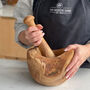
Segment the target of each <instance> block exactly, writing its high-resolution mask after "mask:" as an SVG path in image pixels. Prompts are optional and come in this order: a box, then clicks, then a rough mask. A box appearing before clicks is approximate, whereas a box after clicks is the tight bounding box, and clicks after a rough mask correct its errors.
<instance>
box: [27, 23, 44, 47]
mask: <svg viewBox="0 0 90 90" xmlns="http://www.w3.org/2000/svg"><path fill="white" fill-rule="evenodd" d="M42 29H43V26H42V25H40V24H38V25H36V27H35V26H31V27H29V28H28V30H25V39H26V40H27V41H28V43H29V44H30V45H34V46H39V45H40V43H41V42H42V38H43V36H44V35H45V33H43V31H42Z"/></svg>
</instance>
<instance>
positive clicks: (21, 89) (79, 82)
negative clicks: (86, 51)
mask: <svg viewBox="0 0 90 90" xmlns="http://www.w3.org/2000/svg"><path fill="white" fill-rule="evenodd" d="M0 90H90V69H80V70H79V71H78V73H77V74H76V75H75V76H74V77H73V78H72V79H70V80H68V81H66V82H65V83H64V84H62V85H59V86H55V87H46V86H42V85H39V84H37V83H36V82H35V81H34V80H33V79H32V78H31V76H30V74H29V71H28V67H27V63H26V62H23V61H16V60H6V59H0Z"/></svg>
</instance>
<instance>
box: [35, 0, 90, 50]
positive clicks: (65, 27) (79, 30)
mask: <svg viewBox="0 0 90 90" xmlns="http://www.w3.org/2000/svg"><path fill="white" fill-rule="evenodd" d="M33 15H34V16H35V22H36V23H37V24H38V23H39V24H42V25H43V26H44V29H43V31H44V32H45V36H44V38H45V39H46V41H47V43H48V44H49V46H50V47H51V48H52V49H54V50H55V49H60V48H65V47H67V46H68V45H70V44H82V45H83V44H86V42H87V41H89V40H90V1H89V0H35V1H34V8H33Z"/></svg>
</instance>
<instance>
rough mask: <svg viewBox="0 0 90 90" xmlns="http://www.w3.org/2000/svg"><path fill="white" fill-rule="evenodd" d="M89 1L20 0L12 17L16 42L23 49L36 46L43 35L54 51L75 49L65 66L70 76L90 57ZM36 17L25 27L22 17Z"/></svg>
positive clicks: (68, 76) (67, 76)
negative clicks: (30, 25)
mask: <svg viewBox="0 0 90 90" xmlns="http://www.w3.org/2000/svg"><path fill="white" fill-rule="evenodd" d="M88 3H90V1H89V0H67V1H66V0H19V1H18V3H17V5H16V8H15V13H14V17H15V18H16V19H17V20H16V23H15V36H16V37H15V38H16V42H17V43H18V44H20V45H21V46H23V47H25V48H30V47H31V46H32V45H34V46H39V45H40V43H41V42H42V37H44V38H45V40H46V41H47V42H48V44H49V46H50V47H51V48H52V49H53V50H55V49H60V48H65V51H69V50H72V49H74V51H75V54H74V57H73V59H72V62H71V63H70V64H69V66H68V67H67V69H66V72H67V73H66V75H65V76H66V78H67V79H70V78H71V77H72V76H73V75H74V74H75V73H76V72H77V71H78V69H79V68H80V66H81V65H82V64H83V63H85V62H86V61H87V59H88V58H89V57H90V25H89V24H90V6H89V4H88ZM28 15H34V16H35V23H36V24H37V25H36V26H32V27H28V26H27V25H26V24H24V23H23V20H24V18H25V17H26V16H28Z"/></svg>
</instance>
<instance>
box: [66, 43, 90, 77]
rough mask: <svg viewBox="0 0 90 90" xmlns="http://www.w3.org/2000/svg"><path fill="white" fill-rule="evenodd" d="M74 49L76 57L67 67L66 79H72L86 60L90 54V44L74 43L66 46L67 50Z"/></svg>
mask: <svg viewBox="0 0 90 90" xmlns="http://www.w3.org/2000/svg"><path fill="white" fill-rule="evenodd" d="M72 49H74V51H75V54H74V57H73V59H72V61H71V63H70V64H69V66H68V67H67V69H66V72H67V73H66V76H65V77H66V79H70V78H71V77H72V76H74V74H75V73H76V72H77V71H78V69H79V67H80V66H81V65H82V64H83V63H84V62H85V61H86V59H87V58H88V57H89V56H90V45H89V46H88V45H79V44H73V45H69V46H68V47H67V48H65V51H70V50H72Z"/></svg>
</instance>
